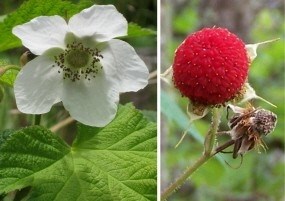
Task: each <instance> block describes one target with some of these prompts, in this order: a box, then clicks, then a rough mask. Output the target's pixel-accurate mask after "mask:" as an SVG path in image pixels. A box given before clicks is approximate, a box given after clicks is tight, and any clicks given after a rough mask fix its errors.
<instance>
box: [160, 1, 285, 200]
mask: <svg viewBox="0 0 285 201" xmlns="http://www.w3.org/2000/svg"><path fill="white" fill-rule="evenodd" d="M205 2H207V1H197V0H192V1H180V2H172V1H167V0H163V1H162V8H161V11H162V14H161V16H162V28H161V30H162V31H161V32H162V37H161V38H162V48H161V51H162V56H161V58H162V60H161V63H162V70H161V71H162V72H164V71H165V70H166V69H167V68H168V67H169V66H170V65H171V63H172V61H173V56H174V51H175V49H176V48H177V47H178V45H179V44H180V43H181V42H182V41H183V40H184V39H185V37H186V36H187V35H188V34H190V33H192V32H194V31H196V30H199V29H200V28H202V27H204V26H205V24H207V26H209V27H213V26H214V25H216V26H217V25H218V26H223V27H226V28H228V29H230V30H231V31H233V32H234V33H236V34H237V35H239V34H240V33H242V31H243V30H241V29H243V27H242V26H241V27H235V29H234V28H232V27H228V26H227V25H226V24H225V23H223V22H224V21H226V19H221V18H219V17H217V16H219V14H218V13H215V11H216V10H219V12H223V8H225V7H226V6H225V5H224V4H226V2H223V1H219V0H214V1H208V4H210V5H211V3H212V5H214V6H215V7H211V6H209V7H205ZM235 2H238V1H235ZM242 2H245V1H242ZM260 2H263V1H260ZM274 2H275V4H274ZM276 2H277V3H276ZM278 2H279V3H280V1H272V2H271V3H272V4H273V5H275V6H270V5H269V2H268V4H266V3H264V5H263V6H262V7H261V9H260V11H259V12H258V13H254V11H253V10H252V14H250V13H243V12H241V13H240V15H243V16H245V15H247V16H251V18H252V21H253V22H252V24H251V26H250V31H249V32H248V33H246V35H242V34H241V35H240V37H242V38H243V40H244V41H245V43H247V44H249V43H257V42H261V41H266V40H269V39H274V38H281V39H280V40H279V41H277V42H275V43H271V44H267V45H264V46H261V47H260V48H259V49H258V57H257V58H256V60H255V61H254V62H253V64H252V65H251V67H250V75H249V82H250V84H251V85H252V86H253V87H254V89H255V90H256V93H257V94H258V95H260V96H261V97H263V98H265V99H267V100H269V101H270V102H272V103H273V104H275V105H277V108H273V107H271V106H270V105H267V104H266V103H263V102H261V101H258V100H256V101H254V105H255V106H257V107H258V106H260V107H263V108H265V109H268V110H271V111H273V112H274V113H275V114H277V116H278V123H277V127H276V129H275V131H274V132H273V133H272V134H270V135H268V136H266V137H265V138H264V140H265V142H266V144H267V145H268V147H269V149H268V150H267V151H266V152H265V151H263V150H261V153H258V152H257V150H253V151H251V152H249V153H247V154H245V156H244V158H243V162H242V165H241V167H240V168H237V169H235V168H232V167H230V166H229V165H227V164H226V163H225V161H226V162H227V163H229V164H230V165H231V166H233V167H237V166H238V165H239V163H240V160H239V159H236V160H234V159H232V157H231V154H223V155H219V157H216V158H213V159H211V160H210V161H209V162H207V163H206V164H205V165H204V166H202V167H201V168H200V169H199V170H198V171H197V172H196V173H195V174H194V175H193V176H192V177H191V178H190V180H188V182H186V184H184V185H183V186H182V187H181V188H180V189H178V190H177V191H176V192H175V193H174V194H173V195H172V196H171V197H170V199H169V200H175V201H186V200H187V201H188V200H195V201H220V200H225V201H237V200H241V201H243V200H244V201H245V200H252V201H253V200H259V201H260V200H261V201H268V200H270V201H271V200H272V201H281V200H284V199H285V197H284V195H285V194H284V170H285V169H284V141H285V140H284V106H285V104H284V103H285V102H284V101H285V99H284V98H285V96H284V86H285V85H284V28H285V21H284V10H283V9H284V2H283V3H281V5H280V4H278ZM203 3H204V4H203ZM232 3H234V2H232V1H231V3H229V4H232ZM252 3H253V2H252ZM206 4H207V3H206ZM241 4H242V3H241ZM203 6H204V7H203ZM243 6H244V8H246V7H247V6H249V5H248V4H244V5H243ZM282 7H283V9H282ZM231 9H234V8H229V9H228V14H230V13H232V12H234V11H231ZM245 10H249V9H244V12H245ZM224 12H225V13H226V12H227V11H226V10H224ZM220 14H221V13H220ZM221 15H222V14H221ZM223 16H224V18H227V17H228V18H229V19H231V16H227V15H226V14H224V15H223ZM215 17H217V18H215ZM212 19H215V20H213V21H215V23H212V24H211V22H212ZM239 20H241V19H239V18H237V19H236V22H239ZM233 24H234V23H233ZM236 30H237V31H238V30H240V31H238V32H235V31H236ZM245 36H246V37H245ZM187 103H188V100H187V98H182V97H181V95H180V93H179V92H178V91H177V90H176V89H175V88H174V87H173V86H169V85H167V84H165V83H164V82H162V93H161V111H162V117H161V119H162V122H161V132H162V133H161V143H162V144H161V150H162V153H161V182H162V184H161V190H162V191H163V190H164V189H165V188H166V187H167V186H168V185H169V184H170V182H171V181H173V180H174V179H176V178H177V177H178V176H179V175H180V174H181V173H182V172H183V171H184V170H185V169H186V167H188V166H190V165H191V164H193V163H194V162H195V161H196V160H197V159H198V158H199V156H200V155H201V154H202V152H203V138H204V136H205V134H206V133H207V131H208V128H209V125H210V115H207V116H206V117H205V118H203V119H202V120H198V121H196V122H195V123H194V125H192V126H191V128H190V129H189V132H188V135H187V136H186V137H185V139H184V141H183V142H182V144H181V145H180V146H179V147H178V148H176V149H175V148H174V146H175V145H176V144H177V142H178V141H179V139H180V138H181V136H182V133H183V131H185V130H186V129H188V125H189V120H188V118H187V115H186V106H187ZM220 130H228V126H227V122H226V119H225V113H224V115H223V121H222V124H221V127H220Z"/></svg>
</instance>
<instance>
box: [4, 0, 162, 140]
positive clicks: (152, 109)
mask: <svg viewBox="0 0 285 201" xmlns="http://www.w3.org/2000/svg"><path fill="white" fill-rule="evenodd" d="M45 1H46V0H39V2H42V3H44V2H45ZM23 2H25V1H23V0H12V1H11V0H1V1H0V23H1V22H3V20H4V18H5V17H7V16H8V15H9V14H10V13H12V12H14V11H15V10H16V9H17V8H19V7H20V6H21V5H22V3H23ZM69 2H73V3H75V4H77V3H82V2H84V3H85V5H92V4H113V5H114V6H115V7H116V8H117V9H118V11H119V12H120V13H122V14H123V15H124V16H125V17H126V19H127V21H128V22H134V23H136V24H138V25H139V26H141V27H143V28H149V29H152V30H154V31H156V23H157V12H156V10H157V4H156V0H144V1H137V0H72V1H69ZM0 37H1V36H0ZM126 41H127V42H128V43H130V44H131V45H132V46H133V47H134V48H135V49H136V51H137V53H138V54H139V56H140V57H141V58H142V59H143V60H144V62H145V63H146V65H147V66H148V68H149V71H150V72H153V71H156V66H157V59H156V49H157V48H156V47H157V45H156V35H151V36H144V37H133V38H127V39H126ZM25 51H26V50H25V49H24V48H18V49H12V50H8V51H5V52H0V61H5V62H6V63H8V64H16V65H18V64H19V58H20V56H21V54H22V53H24V52H25ZM156 89H157V87H156V79H152V80H150V84H149V85H148V86H147V87H146V88H144V89H142V90H140V91H139V92H137V93H125V94H122V95H121V100H120V103H121V104H125V103H127V102H133V103H134V105H135V106H136V107H137V108H139V109H142V110H144V111H145V113H146V114H147V115H148V116H149V117H150V118H152V119H153V120H155V119H156V105H157V92H156ZM4 90H5V96H4V99H3V100H2V102H1V103H0V129H1V130H3V129H8V128H20V127H24V126H28V125H31V124H32V122H33V116H32V115H25V114H21V113H20V112H19V111H18V110H17V107H16V104H15V99H14V94H13V89H12V88H10V87H7V86H4ZM68 116H69V114H68V112H66V111H65V110H64V108H63V107H62V105H61V104H57V105H55V106H53V108H52V110H51V111H50V112H49V113H47V114H44V115H43V118H42V125H43V126H46V127H51V126H53V125H55V124H57V123H58V122H60V121H62V120H64V119H66V118H67V117H68ZM75 132H76V123H72V124H70V125H69V126H67V127H64V128H63V129H61V130H60V132H59V134H60V135H61V136H62V137H63V138H65V139H66V140H67V141H68V142H71V141H72V138H73V137H72V136H73V135H74V134H75Z"/></svg>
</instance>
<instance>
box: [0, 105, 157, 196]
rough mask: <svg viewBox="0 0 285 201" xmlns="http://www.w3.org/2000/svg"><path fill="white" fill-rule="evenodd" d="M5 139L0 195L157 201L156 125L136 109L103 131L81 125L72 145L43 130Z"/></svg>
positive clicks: (124, 111) (125, 110) (0, 151)
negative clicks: (15, 192)
mask: <svg viewBox="0 0 285 201" xmlns="http://www.w3.org/2000/svg"><path fill="white" fill-rule="evenodd" d="M6 135H7V134H6ZM6 135H5V136H6ZM0 136H1V134H0ZM3 139H5V140H2V143H1V140H0V194H1V193H3V192H9V191H12V190H15V189H18V188H23V187H26V186H31V187H32V189H31V193H30V194H29V198H28V200H30V201H31V200H33V201H46V200H54V201H62V200H68V201H73V200H80V201H85V200H86V201H87V200H90V201H96V200H98V201H108V200H126V201H127V200H140V201H142V200H156V124H154V123H151V122H149V121H148V120H147V119H146V118H144V117H143V115H142V114H141V113H140V112H139V111H138V110H136V109H134V107H133V106H131V105H126V106H121V107H120V108H119V110H118V114H117V116H116V118H115V119H114V120H113V121H112V122H111V123H110V124H109V125H107V126H106V127H104V128H94V127H89V126H85V125H82V124H79V126H78V134H77V138H76V139H75V141H74V143H73V145H72V146H71V147H69V146H68V145H66V144H65V143H64V142H63V141H62V140H61V139H60V138H58V137H57V136H56V135H54V134H53V133H51V132H50V131H49V130H47V129H45V128H42V127H39V126H33V127H29V128H24V129H22V130H20V131H17V132H14V133H12V134H10V135H9V137H7V136H6V137H5V138H3Z"/></svg>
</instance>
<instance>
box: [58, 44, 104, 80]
mask: <svg viewBox="0 0 285 201" xmlns="http://www.w3.org/2000/svg"><path fill="white" fill-rule="evenodd" d="M54 58H55V63H56V64H57V66H59V68H60V69H59V70H58V73H63V79H70V80H71V81H73V82H75V81H76V80H80V79H87V80H91V79H92V78H95V77H96V75H97V74H98V73H99V72H100V70H102V68H103V67H102V65H101V63H100V59H103V56H102V55H101V54H100V51H99V50H98V49H97V48H95V49H92V48H89V47H84V46H83V44H82V43H76V42H73V43H72V44H68V45H67V48H66V49H65V50H64V52H63V53H61V54H59V55H58V56H55V57H54ZM55 66H56V65H53V67H55Z"/></svg>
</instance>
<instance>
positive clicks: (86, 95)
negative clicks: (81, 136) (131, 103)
mask: <svg viewBox="0 0 285 201" xmlns="http://www.w3.org/2000/svg"><path fill="white" fill-rule="evenodd" d="M115 87H116V85H114V83H110V82H109V81H107V80H106V79H105V77H104V76H102V74H101V76H99V75H97V76H96V78H95V79H91V81H88V80H84V79H82V80H80V81H76V82H72V81H70V80H65V82H64V93H63V97H62V102H63V105H64V107H65V109H66V110H68V111H69V113H70V115H71V116H72V117H73V118H74V119H76V120H77V121H79V122H81V123H83V124H85V125H89V126H96V127H103V126H105V125H107V124H108V123H109V122H110V121H111V120H112V119H113V118H114V117H115V115H116V112H117V104H118V102H119V93H118V91H117V90H116V89H115Z"/></svg>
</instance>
